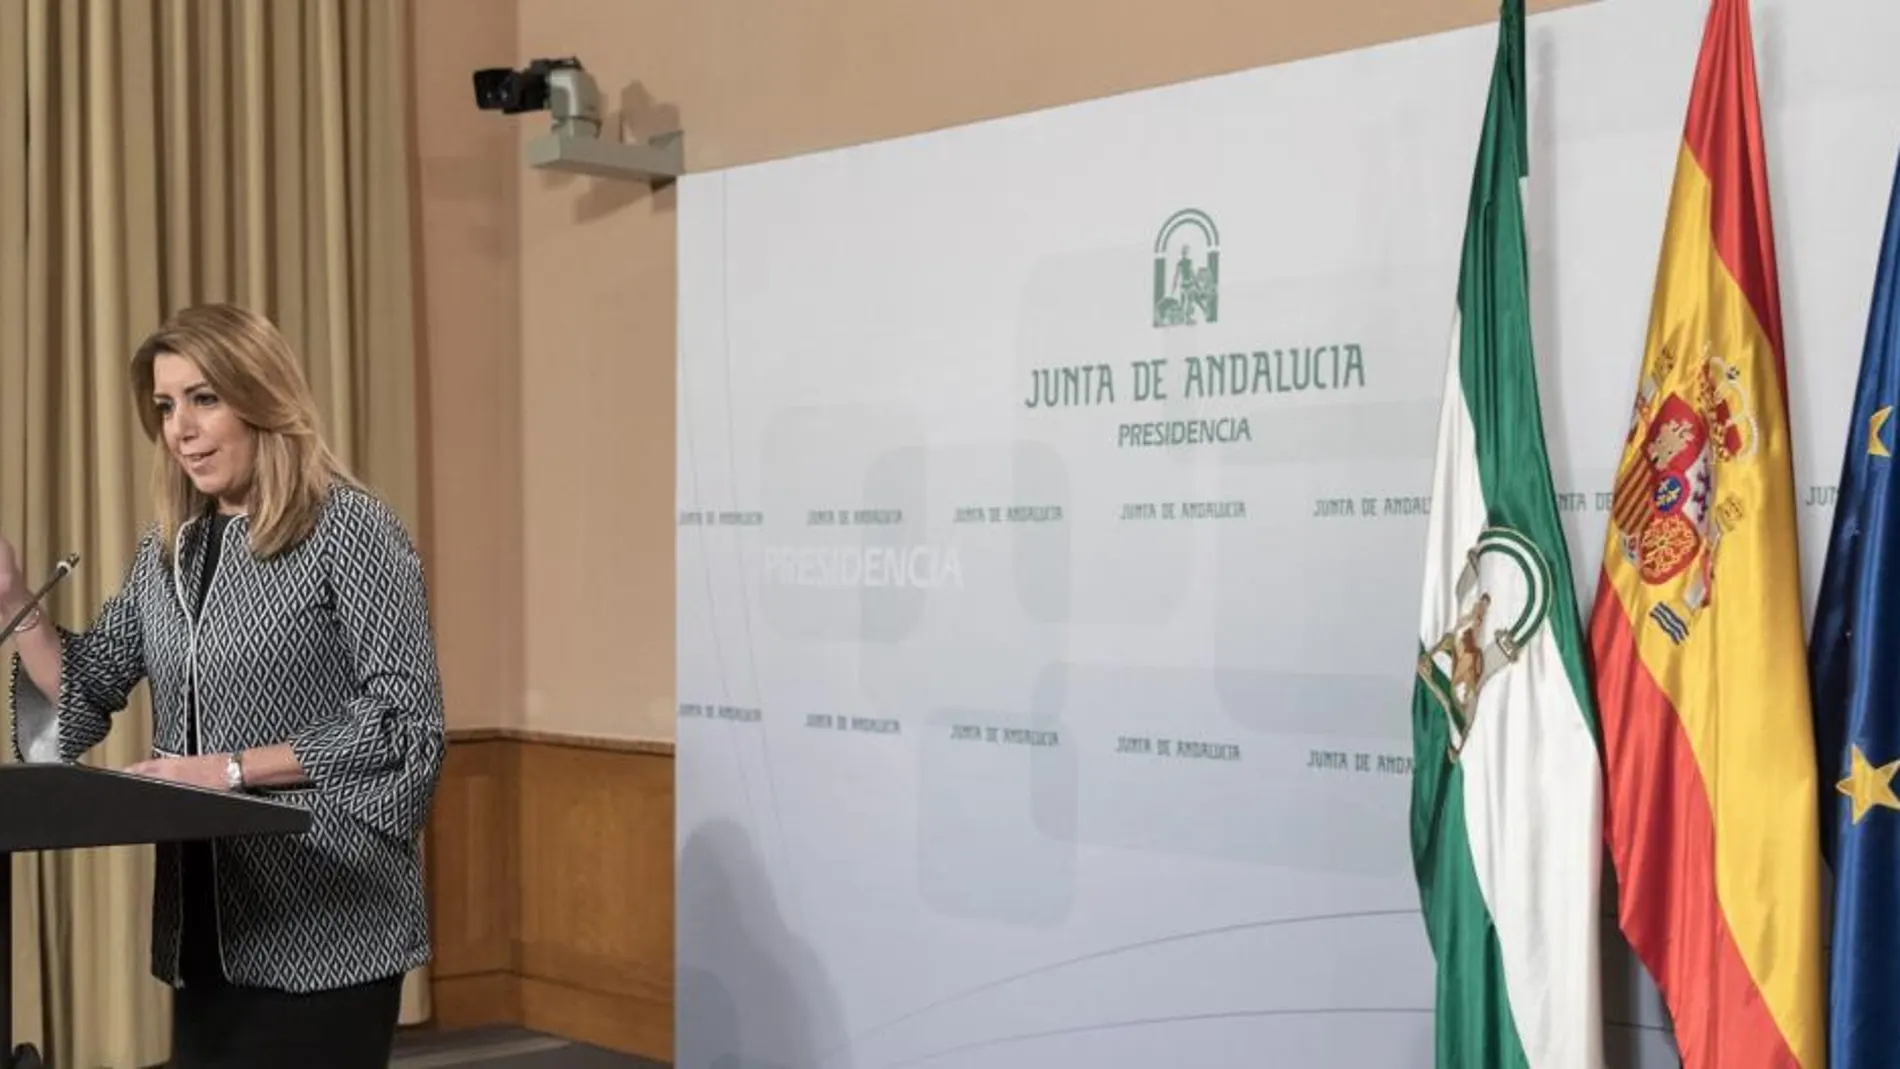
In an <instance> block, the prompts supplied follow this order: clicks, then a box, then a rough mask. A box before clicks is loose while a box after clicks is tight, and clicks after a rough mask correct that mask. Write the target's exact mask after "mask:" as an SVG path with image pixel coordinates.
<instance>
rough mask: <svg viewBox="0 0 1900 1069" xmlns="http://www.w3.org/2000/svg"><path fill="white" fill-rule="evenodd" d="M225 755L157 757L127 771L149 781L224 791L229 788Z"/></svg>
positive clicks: (130, 766) (128, 768)
mask: <svg viewBox="0 0 1900 1069" xmlns="http://www.w3.org/2000/svg"><path fill="white" fill-rule="evenodd" d="M224 764H225V755H224V754H221V753H214V754H204V755H203V756H200V757H155V758H153V759H151V760H150V761H140V762H139V763H137V764H135V765H128V766H126V769H125V771H126V772H128V773H130V774H132V775H134V776H144V777H146V778H148V779H162V780H166V781H169V782H171V783H184V784H188V785H190V786H193V787H203V788H205V789H206V790H212V791H222V790H228V789H229V788H228V787H227V786H226V785H225V782H224Z"/></svg>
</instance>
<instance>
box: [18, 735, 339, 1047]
mask: <svg viewBox="0 0 1900 1069" xmlns="http://www.w3.org/2000/svg"><path fill="white" fill-rule="evenodd" d="M309 828H310V814H309V813H307V812H305V811H304V810H302V809H299V808H297V807H295V806H291V805H285V804H283V803H281V802H270V801H265V800H264V799H261V798H254V797H251V796H249V795H243V794H229V793H225V792H222V791H208V790H204V789H202V788H199V787H187V786H184V785H182V784H177V783H166V782H163V781H160V780H154V779H147V778H145V777H143V776H132V775H127V774H125V773H123V772H111V771H107V770H105V769H99V768H91V767H87V766H84V765H55V764H10V765H0V862H4V863H5V864H4V866H0V1052H6V1051H12V1055H11V1057H10V1059H9V1060H10V1063H11V1064H12V1065H13V1066H14V1067H16V1069H39V1066H40V1065H41V1064H42V1063H41V1061H40V1055H39V1052H38V1051H36V1050H34V1049H33V1048H32V1046H31V1045H29V1044H22V1045H21V1046H20V1047H19V1048H17V1049H16V1048H15V1047H14V1046H13V878H12V872H13V868H12V860H13V855H14V854H16V853H21V852H24V851H34V850H74V849H79V848H82V847H91V846H132V845H137V844H141V843H168V842H183V841H186V840H191V839H223V838H237V837H242V836H253V835H297V834H300V833H302V832H304V831H307V830H309Z"/></svg>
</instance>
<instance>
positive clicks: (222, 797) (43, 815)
mask: <svg viewBox="0 0 1900 1069" xmlns="http://www.w3.org/2000/svg"><path fill="white" fill-rule="evenodd" d="M309 828H310V814H309V813H308V812H306V811H304V810H302V809H299V808H297V807H296V806H293V805H287V804H285V803H282V802H272V801H267V800H265V799H262V798H255V797H251V796H249V795H244V794H235V793H229V792H225V791H212V790H206V789H204V788H202V787H190V786H186V785H184V784H181V783H169V782H166V781H164V780H155V779H150V778H147V777H145V776H134V775H130V774H128V773H124V772H114V771H111V770H109V769H103V768H92V767H90V766H86V765H61V764H8V765H0V851H5V852H8V853H13V852H19V851H27V850H74V849H81V848H85V847H94V846H131V845H136V844H141V843H166V842H184V841H188V840H193V839H222V838H235V837H243V836H253V835H296V834H300V833H302V832H305V831H308V830H309Z"/></svg>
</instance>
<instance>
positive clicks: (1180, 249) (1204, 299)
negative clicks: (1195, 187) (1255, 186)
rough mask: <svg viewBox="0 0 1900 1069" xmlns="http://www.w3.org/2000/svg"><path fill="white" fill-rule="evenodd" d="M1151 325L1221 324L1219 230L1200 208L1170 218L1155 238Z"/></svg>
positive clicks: (1189, 325)
mask: <svg viewBox="0 0 1900 1069" xmlns="http://www.w3.org/2000/svg"><path fill="white" fill-rule="evenodd" d="M1154 302H1155V326H1157V327H1191V326H1194V325H1196V324H1199V323H1213V322H1217V321H1218V320H1219V319H1220V231H1219V230H1218V229H1216V228H1215V226H1214V220H1213V219H1212V218H1211V217H1209V216H1208V214H1207V213H1206V212H1204V211H1201V210H1200V209H1198V208H1185V209H1182V210H1181V211H1178V212H1175V213H1174V214H1173V215H1171V216H1169V217H1168V221H1167V222H1165V223H1163V224H1161V231H1160V233H1158V234H1156V235H1155V296H1154Z"/></svg>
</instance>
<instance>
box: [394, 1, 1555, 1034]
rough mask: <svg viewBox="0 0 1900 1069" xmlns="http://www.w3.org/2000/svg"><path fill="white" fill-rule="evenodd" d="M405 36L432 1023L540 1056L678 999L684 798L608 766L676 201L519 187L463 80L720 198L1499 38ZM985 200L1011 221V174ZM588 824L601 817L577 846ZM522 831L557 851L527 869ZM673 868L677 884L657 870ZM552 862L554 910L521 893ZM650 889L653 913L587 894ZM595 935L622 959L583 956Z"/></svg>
mask: <svg viewBox="0 0 1900 1069" xmlns="http://www.w3.org/2000/svg"><path fill="white" fill-rule="evenodd" d="M1567 2H1571V0H1543V2H1533V3H1531V4H1530V7H1531V8H1532V10H1534V11H1535V10H1544V9H1548V8H1552V7H1559V6H1564V5H1565V4H1566V3H1567ZM416 5H417V11H416V32H415V35H414V39H415V41H416V64H415V71H416V89H415V96H414V102H413V103H414V107H415V108H416V111H417V117H418V122H417V140H418V152H419V155H420V158H421V175H420V183H419V194H418V196H419V201H420V203H419V206H418V209H419V210H418V218H419V223H418V225H419V228H420V231H421V235H422V240H423V244H424V248H423V267H422V271H423V277H424V286H425V294H424V296H425V319H424V323H425V330H426V333H427V341H426V353H425V362H426V367H427V383H428V388H427V394H428V397H427V403H428V405H429V412H428V413H427V417H426V418H427V423H428V440H429V443H430V455H431V456H432V458H433V467H434V473H433V478H432V482H431V485H430V487H429V495H430V502H429V505H430V510H431V515H432V517H433V530H434V536H433V538H432V541H431V544H430V546H429V547H428V551H429V555H430V563H431V568H432V570H433V575H434V580H435V591H436V598H437V607H438V612H439V615H440V619H441V625H440V626H441V632H440V641H441V646H442V660H443V671H444V674H445V683H446V686H447V690H448V700H449V715H450V722H451V725H452V727H454V728H455V729H456V731H457V743H456V745H455V747H454V748H453V753H452V757H451V760H450V764H449V770H448V776H447V781H446V782H445V784H444V789H443V803H442V805H440V806H439V807H438V813H437V817H436V830H435V832H434V833H433V839H434V840H435V842H436V848H435V850H434V852H433V854H432V865H433V871H434V876H435V881H436V903H437V910H438V914H437V919H438V924H439V925H441V926H443V927H444V929H445V930H444V931H443V932H442V933H441V935H440V939H441V960H440V961H439V962H438V968H437V987H438V999H439V1002H440V1005H441V1007H442V1009H441V1015H440V1016H441V1019H442V1020H443V1021H444V1022H446V1023H469V1022H474V1021H479V1020H489V1019H513V1020H528V1021H529V1022H530V1023H533V1024H539V1025H541V1026H544V1027H553V1026H555V1025H560V1026H561V1027H591V1026H588V1025H586V1023H585V1022H584V1021H583V1022H580V1023H579V1024H576V1023H575V1022H574V1021H572V1020H570V1019H569V1018H566V1017H562V1016H561V1015H560V1013H559V1012H557V1009H561V1008H568V1009H571V1008H573V1007H578V1006H583V1005H589V1006H593V1007H595V1009H594V1010H590V1011H576V1012H599V1013H603V1014H610V1013H615V1012H617V1013H621V1014H622V1015H623V1016H628V1017H629V1018H630V1019H638V1020H647V1018H645V1017H641V1016H640V1015H641V1014H642V1013H645V1012H647V1009H643V1008H642V1007H643V1006H644V1005H645V1003H644V1002H643V1000H645V999H646V998H647V997H648V995H650V994H651V993H652V992H653V991H654V990H666V991H670V989H671V968H672V953H671V934H670V927H669V928H668V930H667V932H666V933H664V938H661V937H660V934H659V933H655V932H653V931H651V926H653V925H661V924H665V923H666V922H667V921H669V920H670V917H671V880H672V874H671V869H670V861H671V843H670V841H666V842H657V841H655V837H656V836H660V835H662V834H665V833H670V830H671V826H672V825H671V797H670V793H669V792H670V783H671V772H670V768H669V769H667V771H666V772H665V773H664V774H663V775H662V774H661V773H660V772H659V771H658V770H657V769H658V767H661V766H663V765H666V764H670V762H668V761H666V759H665V758H664V757H663V756H656V752H657V753H664V752H665V747H664V746H659V747H655V746H646V747H643V748H640V749H638V750H630V749H629V748H627V746H626V745H625V742H626V741H627V740H646V741H648V742H655V743H663V744H668V745H670V740H671V739H672V738H673V709H674V694H673V656H674V645H673V633H672V632H673V583H674V578H673V575H674V572H673V533H674V530H673V491H674V461H673V455H672V443H673V441H674V421H675V403H674V374H673V365H674V325H675V309H674V301H675V287H674V279H675V275H674V242H675V236H676V232H675V228H674V207H675V201H674V198H673V194H672V192H671V190H669V189H664V188H663V189H660V190H658V191H652V190H647V189H644V188H640V187H636V186H632V185H627V184H622V183H614V182H605V181H597V180H592V179H585V178H579V177H573V176H559V175H550V174H545V173H541V172H534V171H529V170H528V169H527V168H526V167H525V166H524V165H523V164H522V162H521V152H522V146H523V145H524V144H525V142H526V141H527V140H529V139H530V138H532V137H533V136H535V135H537V134H539V133H541V132H542V131H544V130H545V128H546V118H545V116H521V117H513V118H509V117H503V116H500V115H497V114H493V113H483V112H479V111H477V110H476V109H475V107H474V104H473V97H472V94H471V89H470V85H471V83H470V79H469V75H470V73H471V72H472V71H473V70H474V69H475V68H477V67H482V66H500V65H509V66H520V65H522V64H525V63H526V62H527V61H528V60H529V59H532V58H538V57H553V56H565V55H577V56H579V57H580V58H581V60H582V61H583V62H584V63H585V64H586V65H587V67H588V68H589V69H590V70H591V71H592V72H593V73H594V75H595V77H596V79H597V81H598V82H599V84H600V85H601V88H602V91H603V92H604V93H605V94H606V95H607V97H608V101H609V104H610V106H611V107H612V108H613V110H614V111H615V112H617V114H615V115H613V116H611V117H610V123H609V129H616V128H618V126H619V125H620V124H621V123H623V122H624V124H625V126H626V127H627V128H629V129H630V130H631V131H633V132H635V133H637V134H640V135H647V134H652V133H657V132H662V131H667V130H672V129H683V130H684V131H685V147H686V156H687V163H688V167H689V169H692V170H707V169H711V168H719V167H727V166H734V165H741V164H745V163H751V162H756V161H761V160H767V159H773V158H779V157H783V156H787V155H792V154H796V153H802V152H810V151H815V150H821V149H825V148H830V147H835V146H840V145H846V144H853V143H859V142H864V141H870V140H875V139H880V138H887V137H894V136H899V135H903V134H909V133H916V132H921V131H924V130H929V129H934V128H939V127H943V126H948V125H953V124H957V123H962V122H969V121H973V120H978V119H983V118H988V117H993V116H999V115H1004V114H1010V113H1014V112H1020V111H1025V110H1031V109H1035V108H1042V107H1048V106H1054V105H1059V104H1063V103H1069V102H1073V101H1078V100H1084V99H1089V98H1093V97H1098V96H1102V95H1106V94H1112V93H1119V92H1126V91H1129V90H1133V89H1138V88H1143V87H1147V86H1153V85H1160V84H1165V83H1170V82H1175V81H1181V80H1185V79H1190V78H1195V77H1200V76H1205V75H1210V74H1217V73H1222V72H1226V71H1232V70H1238V69H1244V68H1249V67H1255V66H1260V65H1264V64H1269V63H1275V62H1280V61H1285V60H1291V59H1296V58H1300V57H1305V56H1311V55H1317V54H1321V53H1325V52H1330V51H1336V50H1340V49H1345V48H1352V47H1359V46H1364V45H1369V44H1374V43H1378V42H1382V41H1388V40H1395V39H1399V38H1403V37H1408V36H1414V35H1418V34H1424V33H1432V32H1437V31H1440V30H1445V29H1450V28H1454V27H1457V26H1464V25H1472V24H1477V23H1481V22H1484V21H1487V20H1489V19H1492V18H1494V17H1495V15H1496V10H1497V4H1496V0H1415V2H1413V3H1409V4H1392V3H1389V2H1388V0H1333V2H1331V3H1325V4H1311V3H1305V2H1302V0H1252V2H1246V3H1241V2H1235V0H1180V2H1177V3H1174V4H1165V5H1158V4H1152V3H1147V2H1145V0H1037V2H1035V3H1032V4H1025V3H1022V2H1021V0H956V2H950V0H904V2H892V0H532V2H525V0H416ZM1129 151H1130V163H1131V165H1154V164H1155V161H1148V160H1143V159H1141V158H1140V156H1139V152H1140V148H1139V131H1131V137H1130V150H1129ZM971 179H972V184H973V185H975V184H976V183H977V182H982V183H983V185H982V186H981V187H980V188H981V189H982V190H983V191H985V195H992V194H995V193H997V192H998V191H1000V194H1001V195H1007V188H1008V187H1007V183H1006V180H1005V179H1006V176H992V175H972V176H971ZM550 737H553V738H552V739H551V738H550ZM589 738H592V739H597V740H604V741H601V742H599V743H597V744H589V743H587V742H586V741H585V740H586V739H589ZM557 750H558V751H560V752H561V754H564V755H565V756H557V755H555V751H557ZM575 753H586V754H588V755H589V756H587V757H585V758H580V757H574V756H573V754H575ZM536 769H545V770H558V774H556V775H552V776H551V777H550V778H546V779H543V778H540V776H539V774H537V773H536V772H533V771H531V770H536ZM662 783H664V784H667V785H668V787H667V788H666V789H665V790H662V789H660V788H659V787H657V786H655V785H657V784H662ZM628 807H632V808H631V809H629V808H628ZM590 813H596V814H609V813H613V814H617V815H616V816H613V817H611V818H605V817H603V818H602V819H609V820H610V822H609V823H607V824H605V825H601V826H598V827H596V828H595V830H593V831H591V832H588V833H586V834H573V833H572V832H571V831H570V830H569V829H571V828H572V827H573V826H574V825H573V824H572V823H571V822H573V821H581V820H588V819H595V818H593V817H590V816H588V814H590ZM662 816H664V820H662V819H661V818H662ZM616 821H617V822H616ZM530 830H532V831H533V832H534V834H535V835H545V834H548V832H549V830H554V831H555V832H556V834H554V835H553V836H552V837H551V838H544V839H534V840H533V842H534V843H535V844H536V845H535V846H534V847H533V848H529V847H528V846H526V845H525V844H527V843H529V842H530V840H531V838H532V837H531V836H529V835H528V832H529V831H530ZM662 848H663V856H664V858H665V859H666V861H667V862H668V864H667V865H664V866H660V865H655V864H653V863H651V859H652V858H653V857H654V856H656V854H655V853H654V852H655V851H661V850H662ZM530 854H532V857H530ZM530 862H534V864H532V865H531V864H530ZM541 863H547V864H550V865H551V866H552V867H553V870H555V871H559V872H561V873H562V875H563V881H565V882H562V883H555V882H551V881H544V882H543V883H541V884H539V885H537V884H536V883H535V882H534V877H533V876H532V875H531V873H533V872H537V871H541V869H540V864H541ZM636 876H637V877H638V878H639V879H641V880H644V881H645V882H643V883H632V884H629V883H625V882H619V883H612V882H604V881H607V880H608V879H609V877H612V879H613V880H624V879H627V878H631V877H636ZM590 881H593V882H590ZM601 886H606V887H609V888H612V890H611V892H600V891H598V890H597V888H599V887H601ZM496 887H501V888H505V889H506V890H503V891H500V892H497V891H495V890H493V888H496ZM590 888H594V889H593V890H590ZM661 903H664V904H665V909H664V910H661V909H660V908H659V904H661ZM608 914H614V915H617V916H619V917H620V919H621V922H622V923H624V924H626V925H632V926H633V927H628V928H623V929H616V930H615V931H613V932H610V933H607V934H606V935H603V934H602V933H601V932H600V931H598V930H594V929H590V928H589V927H588V926H589V925H598V924H603V923H608V920H607V919H606V915H608ZM642 925H644V926H645V927H642ZM636 929H637V931H636ZM638 933H644V934H638ZM590 947H591V948H592V949H591V950H589V951H588V953H590V954H591V955H592V956H591V957H581V956H576V954H577V953H578V951H579V950H580V949H582V948H590ZM550 948H553V949H550ZM560 948H567V949H566V950H563V949H560ZM570 951H574V952H575V953H570ZM589 975H592V976H594V977H597V979H596V980H591V981H590V980H587V979H586V977H587V976H589ZM575 983H578V984H580V987H574V986H572V984H575ZM590 983H591V984H593V986H592V987H591V988H590V987H588V986H587V985H588V984H590ZM564 984H567V985H569V986H565V987H564V986H562V985H564ZM549 985H553V986H549ZM655 985H657V986H655ZM536 991H538V992H541V993H542V994H541V995H534V994H531V992H536ZM554 991H565V992H567V993H568V996H569V998H568V999H567V1000H566V1001H563V1000H562V999H557V998H553V997H552V996H550V995H548V994H547V993H548V992H554ZM544 996H545V997H544ZM590 999H591V1001H589V1000H590ZM660 1019H662V1018H660V1017H655V1018H653V1020H656V1021H657V1020H660ZM666 1020H667V1023H666V1025H665V1034H663V1035H662V1034H657V1033H653V1032H650V1031H648V1030H646V1029H645V1026H644V1025H642V1026H636V1029H635V1030H636V1031H637V1032H638V1035H634V1034H618V1035H616V1036H614V1037H608V1038H611V1039H612V1042H613V1044H617V1045H620V1046H621V1047H622V1048H623V1049H640V1050H643V1051H644V1052H645V1053H649V1054H657V1055H659V1056H666V1055H667V1054H668V1053H670V1049H671V1041H670V1018H667V1019H666ZM656 1027H657V1026H656Z"/></svg>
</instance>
